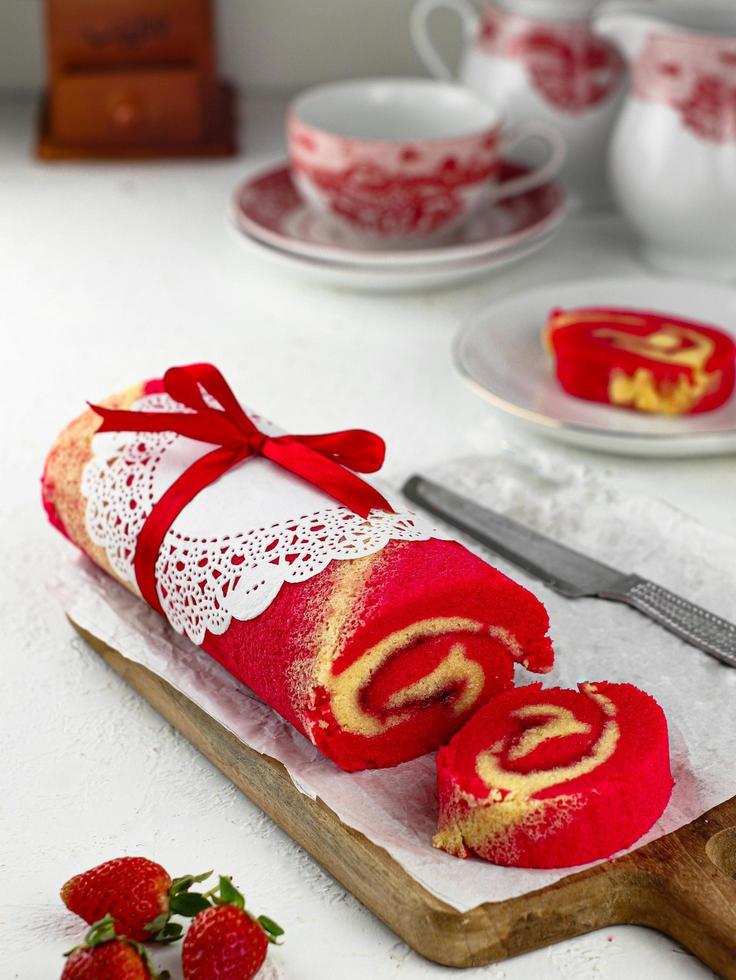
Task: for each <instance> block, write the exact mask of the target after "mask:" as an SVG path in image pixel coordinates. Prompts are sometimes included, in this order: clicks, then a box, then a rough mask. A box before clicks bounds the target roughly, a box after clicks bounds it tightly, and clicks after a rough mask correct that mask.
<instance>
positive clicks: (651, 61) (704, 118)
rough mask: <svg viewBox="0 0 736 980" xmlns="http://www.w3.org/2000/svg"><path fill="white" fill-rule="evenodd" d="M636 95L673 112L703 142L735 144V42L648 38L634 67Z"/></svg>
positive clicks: (674, 36) (689, 37)
mask: <svg viewBox="0 0 736 980" xmlns="http://www.w3.org/2000/svg"><path fill="white" fill-rule="evenodd" d="M633 91H634V94H635V95H636V96H637V97H638V98H640V99H643V100H645V101H647V102H660V103H664V104H665V105H668V106H670V107H671V108H673V109H675V110H676V111H677V112H678V113H679V114H680V118H681V119H682V123H683V125H684V126H685V128H686V129H688V130H689V131H690V132H691V133H693V134H694V135H695V136H697V137H699V138H700V139H703V140H706V141H708V142H709V143H734V142H736V39H734V38H719V37H715V36H714V37H708V36H706V37H702V38H694V37H693V36H692V35H687V36H681V35H678V34H675V33H673V34H652V35H650V37H649V39H648V41H647V43H646V45H645V47H644V49H643V51H642V53H641V54H640V55H639V58H638V59H637V60H636V62H635V64H634V71H633Z"/></svg>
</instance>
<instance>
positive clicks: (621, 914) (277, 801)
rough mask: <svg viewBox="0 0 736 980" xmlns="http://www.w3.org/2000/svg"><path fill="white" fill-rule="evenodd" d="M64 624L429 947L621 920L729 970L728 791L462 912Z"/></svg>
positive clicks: (499, 943)
mask: <svg viewBox="0 0 736 980" xmlns="http://www.w3.org/2000/svg"><path fill="white" fill-rule="evenodd" d="M72 625H73V626H74V628H75V629H76V630H77V632H78V633H79V634H80V635H81V636H82V637H83V638H84V639H85V640H86V641H87V643H89V645H90V646H91V647H92V648H93V649H94V650H95V651H96V652H97V653H98V654H99V655H100V656H101V657H102V658H103V660H105V661H106V662H107V663H108V664H109V665H110V667H112V669H113V670H115V671H116V672H117V673H118V674H120V675H121V676H122V677H124V678H125V680H127V681H128V683H129V684H130V685H131V686H132V687H134V688H135V689H136V690H137V691H138V692H139V693H140V694H142V695H143V697H144V698H145V699H146V700H147V701H148V702H149V703H150V704H151V705H152V706H153V707H154V708H155V709H156V710H157V711H159V712H160V713H161V714H162V715H163V716H164V718H166V720H167V721H169V722H170V723H171V724H172V725H173V726H174V727H175V728H176V729H178V731H180V732H181V733H182V735H184V736H185V738H187V739H188V740H189V741H190V742H191V743H192V745H194V746H195V747H196V748H198V749H199V751H200V752H202V753H203V754H204V755H205V756H206V757H207V758H208V759H209V760H210V761H211V762H212V763H214V765H216V766H217V768H218V769H220V770H221V771H222V772H223V773H224V774H225V775H226V776H227V777H228V778H229V779H230V780H232V782H233V783H234V784H235V785H236V786H237V787H238V788H239V789H241V790H242V791H243V792H244V793H245V794H246V796H248V797H250V799H251V800H253V802H254V803H256V804H257V805H258V806H259V807H261V809H262V810H263V811H264V812H265V813H267V814H268V815H269V816H270V817H271V819H272V820H274V821H275V822H276V823H277V824H278V825H279V827H281V828H282V829H283V830H285V831H286V833H287V834H289V835H290V836H291V837H293V838H294V840H296V841H298V843H299V844H301V845H302V847H304V848H305V850H307V851H308V852H309V854H311V855H312V857H314V858H315V860H317V861H319V863H320V864H321V865H322V866H323V867H324V868H325V869H326V870H327V871H329V872H330V874H332V875H333V876H334V877H335V878H336V879H337V880H338V881H339V882H340V883H341V884H342V885H344V886H345V888H347V889H349V891H351V892H352V893H353V895H355V896H356V898H358V899H360V901H361V902H362V903H363V904H364V905H366V906H367V907H368V908H369V909H370V910H371V911H372V912H373V913H374V914H375V915H377V916H378V918H379V919H381V920H382V921H383V922H385V924H386V925H387V926H389V928H391V929H393V931H394V932H395V933H396V934H397V935H398V936H400V937H401V938H402V939H403V940H404V941H405V942H406V943H408V944H409V946H411V947H412V949H415V950H416V951H417V952H418V953H420V954H421V955H422V956H426V957H427V959H430V960H434V961H435V962H437V963H442V964H445V965H447V966H455V967H466V966H481V965H483V964H486V963H492V962H496V961H498V960H503V959H507V958H508V957H510V956H516V955H517V954H519V953H526V952H529V951H530V950H533V949H538V948H539V947H540V946H548V945H551V944H552V943H556V942H559V941H560V940H562V939H570V938H572V937H573V936H579V935H581V934H583V933H586V932H591V931H592V930H593V929H601V928H605V927H606V926H613V925H621V924H624V923H631V924H634V925H641V926H649V927H650V928H652V929H657V930H659V931H660V932H663V933H665V934H666V935H668V936H671V937H672V938H673V939H675V940H677V941H678V942H679V943H682V945H683V946H686V947H687V948H688V949H689V950H690V951H691V952H693V953H694V954H695V955H696V956H697V957H699V958H700V959H701V960H702V961H703V962H704V963H706V964H707V965H708V966H709V967H711V969H713V970H715V971H716V972H717V973H719V974H720V975H721V976H722V977H725V978H728V980H736V798H734V799H732V800H729V801H728V802H726V803H723V804H721V805H720V806H717V807H715V808H714V809H713V810H710V811H709V812H708V813H706V814H704V815H703V816H702V817H700V818H699V819H698V820H695V821H693V823H691V824H688V825H687V826H686V827H683V828H682V829H681V830H678V831H677V832H676V833H673V834H669V835H668V836H666V837H662V838H660V839H659V840H656V841H654V842H653V843H651V844H647V845H646V846H644V847H641V848H639V849H638V850H636V851H633V852H631V853H630V854H627V855H625V856H624V857H621V858H617V859H616V860H612V861H607V862H605V863H604V864H599V865H596V866H595V867H593V868H590V869H589V870H587V871H582V872H579V873H577V874H571V875H569V876H568V877H567V878H563V879H562V880H561V881H559V882H557V883H556V884H554V885H550V886H549V887H547V888H542V889H540V890H539V891H535V892H530V893H528V894H526V895H521V896H519V897H518V898H513V899H509V900H507V901H504V902H486V903H484V904H483V905H479V906H478V907H477V908H474V909H472V910H471V911H469V912H462V913H461V912H458V911H457V910H456V909H454V908H452V906H450V905H448V904H446V903H445V902H443V901H441V900H440V899H438V898H435V897H434V896H433V895H432V894H431V893H430V892H428V891H426V889H424V888H423V887H422V886H421V885H420V884H418V883H417V882H416V881H415V880H414V879H413V878H412V877H411V876H410V875H409V874H407V872H406V871H404V870H403V868H401V867H400V865H399V864H397V863H396V861H394V860H393V858H391V857H390V856H389V855H388V854H387V853H386V851H384V850H383V848H381V847H378V846H377V845H376V844H373V843H372V842H371V841H370V840H368V838H367V837H364V836H363V834H360V833H358V832H357V831H355V830H352V829H351V828H350V827H348V826H346V825H345V824H343V823H342V822H341V821H340V819H339V818H338V817H337V816H336V814H335V813H333V811H332V810H330V808H329V807H327V806H326V805H325V804H324V803H323V802H322V801H321V800H319V799H317V800H311V799H309V798H308V797H306V796H303V795H302V794H301V793H300V792H299V791H298V790H297V789H296V787H295V786H294V784H293V783H292V781H291V779H290V778H289V775H288V773H287V772H286V770H285V769H284V767H283V766H282V765H281V763H279V762H277V761H276V760H275V759H271V758H269V757H268V756H265V755H260V754H259V753H258V752H255V751H254V750H253V749H250V748H248V746H246V745H244V744H243V743H242V742H241V741H240V740H239V739H238V738H236V737H235V736H234V735H233V734H232V733H230V732H229V731H227V730H226V729H225V728H224V727H223V726H222V725H220V724H219V723H218V722H216V721H215V720H214V719H213V718H212V717H210V715H208V714H206V713H205V712H204V711H202V709H201V708H199V707H197V706H196V705H195V704H193V703H192V702H191V701H190V700H188V699H187V698H186V697H184V696H183V695H182V694H180V693H179V692H178V691H176V690H174V688H173V687H171V686H170V685H169V684H167V683H166V681H163V680H161V679H160V678H159V677H157V676H156V675H155V674H152V673H151V672H150V671H149V670H147V669H146V668H145V667H141V666H139V665H138V664H135V663H133V662H131V661H130V660H126V658H125V657H123V656H122V655H121V654H120V653H118V652H117V651H116V650H113V649H112V648H111V647H109V646H107V645H106V644H105V643H103V642H102V641H101V640H98V639H97V638H96V637H94V636H93V635H91V634H90V633H89V632H87V631H86V630H84V629H82V628H81V627H80V626H78V625H77V624H76V623H74V621H73V620H72Z"/></svg>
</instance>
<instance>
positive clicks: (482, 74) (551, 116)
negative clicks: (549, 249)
mask: <svg viewBox="0 0 736 980" xmlns="http://www.w3.org/2000/svg"><path fill="white" fill-rule="evenodd" d="M440 7H447V8H449V9H451V10H453V11H455V13H457V14H458V15H459V17H460V21H461V24H462V29H463V35H464V39H465V47H464V51H463V55H462V59H461V62H460V68H459V80H460V81H461V82H462V83H463V84H465V85H468V86H469V87H470V88H472V89H473V90H474V91H476V92H478V93H479V94H481V95H484V96H486V97H488V98H490V99H491V100H492V101H493V102H494V103H495V104H497V105H499V106H500V107H501V109H502V111H503V112H504V113H505V115H506V117H507V118H508V120H509V122H510V123H511V124H512V125H513V124H518V123H526V122H529V121H537V120H538V121H541V122H546V123H548V124H549V125H552V126H554V128H556V129H557V130H558V132H560V133H561V134H562V136H563V137H564V138H565V141H566V143H567V149H568V156H567V162H566V164H565V167H564V168H563V170H562V179H563V181H564V182H565V184H566V185H567V188H568V190H569V191H570V193H571V195H572V198H573V200H576V199H577V200H578V201H579V202H582V203H583V204H586V205H592V206H596V205H600V204H605V203H607V202H608V201H610V195H609V189H608V186H607V177H606V159H607V151H608V140H609V136H610V133H611V130H612V128H613V123H614V121H615V118H616V115H617V113H618V110H619V108H620V105H621V101H622V97H623V92H624V88H625V85H624V82H625V74H626V66H625V61H624V58H623V57H622V55H621V54H620V53H619V51H618V49H617V48H616V47H615V46H614V45H612V44H610V43H609V42H608V41H606V40H605V39H602V38H600V37H597V36H596V35H595V34H594V33H593V31H592V24H591V16H592V13H593V11H594V9H595V7H596V0H503V3H502V0H497V3H496V4H493V5H487V6H486V7H484V9H483V12H482V13H480V14H479V13H478V12H477V10H476V8H475V7H474V6H473V5H472V3H471V2H470V0H419V2H418V3H417V4H416V6H415V7H414V10H413V15H412V35H413V39H414V45H415V47H416V49H417V52H418V53H419V56H420V57H421V58H422V60H423V61H424V63H425V65H426V66H427V68H428V69H429V70H430V71H431V72H432V73H433V74H434V75H436V76H437V77H439V78H450V77H452V72H451V70H450V68H449V67H448V66H447V64H446V63H445V61H444V60H443V59H442V57H441V56H440V54H439V53H438V51H437V49H436V47H435V45H434V42H433V40H432V36H431V33H430V15H431V14H432V13H433V11H435V10H436V9H438V8H440Z"/></svg>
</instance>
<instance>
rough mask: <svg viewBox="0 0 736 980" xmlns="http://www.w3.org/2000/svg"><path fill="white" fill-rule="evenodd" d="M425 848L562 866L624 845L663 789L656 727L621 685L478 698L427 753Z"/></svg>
mask: <svg viewBox="0 0 736 980" xmlns="http://www.w3.org/2000/svg"><path fill="white" fill-rule="evenodd" d="M437 771H438V786H439V797H440V817H439V829H438V833H437V835H436V836H435V838H434V845H435V847H438V848H441V849H443V850H445V851H448V852H449V853H450V854H454V855H456V856H458V857H469V856H470V855H471V854H473V855H476V856H477V857H480V858H483V859H485V860H486V861H491V862H493V863H494V864H501V865H510V866H517V867H527V868H564V867H570V866H574V865H579V864H585V863H587V862H589V861H595V860H598V859H600V858H605V857H608V856H609V855H611V854H613V853H614V852H616V851H618V850H621V849H622V848H625V847H629V846H630V845H631V844H633V843H634V842H635V841H637V840H638V839H639V838H640V837H641V836H642V834H644V833H646V831H647V830H649V828H650V827H651V826H652V824H653V823H654V822H655V821H656V820H657V819H658V817H659V816H660V815H661V814H662V812H663V810H664V808H665V807H666V805H667V802H668V801H669V798H670V795H671V792H672V786H673V781H672V774H671V771H670V761H669V740H668V733H667V721H666V719H665V716H664V712H663V711H662V709H661V708H660V706H659V705H658V704H657V702H656V701H655V700H654V698H652V697H651V696H650V695H648V694H645V693H644V691H641V690H639V689H638V688H636V687H634V686H633V685H632V684H610V683H608V682H605V681H601V682H597V683H588V684H581V685H580V686H579V689H578V690H577V691H574V690H564V689H561V688H554V689H550V690H544V689H543V688H542V686H541V684H532V685H529V686H526V687H520V688H517V689H515V690H510V691H507V692H505V693H504V694H500V695H499V696H498V697H496V698H494V699H492V700H491V701H489V702H488V703H487V704H486V705H485V707H484V708H482V709H481V710H480V711H478V712H477V713H476V714H475V715H474V716H473V718H471V720H470V721H469V722H468V723H467V724H466V725H465V726H464V727H463V728H462V729H461V730H460V731H459V732H458V734H457V735H455V736H454V738H453V739H452V740H451V741H450V743H449V744H448V745H447V746H445V747H444V748H443V749H441V750H440V752H439V753H438V757H437Z"/></svg>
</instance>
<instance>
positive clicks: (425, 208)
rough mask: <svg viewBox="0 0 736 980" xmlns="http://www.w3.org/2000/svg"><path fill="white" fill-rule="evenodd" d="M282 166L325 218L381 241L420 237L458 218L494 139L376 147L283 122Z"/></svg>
mask: <svg viewBox="0 0 736 980" xmlns="http://www.w3.org/2000/svg"><path fill="white" fill-rule="evenodd" d="M289 143H290V151H291V152H290V166H291V168H292V172H293V173H294V175H295V179H296V181H297V183H298V185H299V186H300V188H301V189H302V190H303V191H305V192H307V196H309V197H311V198H314V197H317V198H318V199H319V201H320V203H321V204H323V205H324V206H325V207H326V209H328V210H329V211H330V212H331V213H332V214H333V215H335V216H337V217H339V218H341V219H343V220H344V221H347V222H348V223H350V224H351V225H353V226H354V227H355V228H356V229H358V230H360V231H362V232H365V233H366V234H369V235H372V236H377V237H381V238H404V237H406V236H415V237H418V238H420V237H423V236H426V235H432V234H434V233H435V232H437V231H441V230H442V229H444V228H448V229H449V228H450V227H451V226H453V225H454V224H457V222H458V221H460V220H462V219H463V218H464V217H465V216H466V215H467V213H468V211H469V202H468V199H467V195H468V193H473V192H476V193H480V192H486V191H487V189H488V188H487V185H488V182H489V181H490V180H491V179H492V178H493V177H494V175H495V173H496V172H497V170H498V167H499V158H498V145H499V141H498V134H497V132H495V131H494V132H486V133H479V134H474V135H471V136H464V137H458V138H454V139H445V140H430V141H422V142H421V144H417V145H414V144H412V143H411V142H405V143H401V142H397V143H394V142H390V141H387V142H383V143H382V142H381V141H372V140H357V139H348V138H345V137H336V136H332V135H329V134H326V133H323V132H319V131H317V130H313V129H311V128H310V127H308V126H306V125H305V124H304V123H302V122H300V121H299V120H298V119H296V118H295V117H292V118H291V119H290V120H289Z"/></svg>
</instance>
